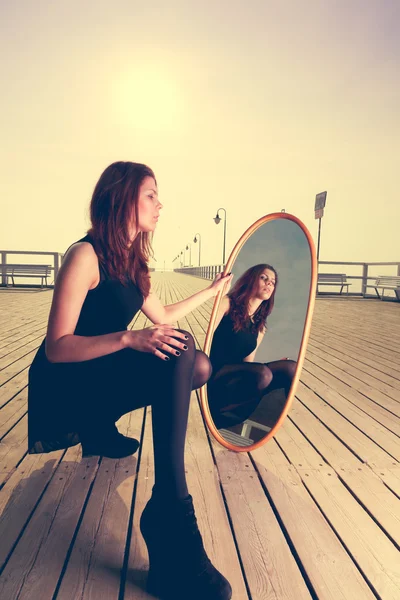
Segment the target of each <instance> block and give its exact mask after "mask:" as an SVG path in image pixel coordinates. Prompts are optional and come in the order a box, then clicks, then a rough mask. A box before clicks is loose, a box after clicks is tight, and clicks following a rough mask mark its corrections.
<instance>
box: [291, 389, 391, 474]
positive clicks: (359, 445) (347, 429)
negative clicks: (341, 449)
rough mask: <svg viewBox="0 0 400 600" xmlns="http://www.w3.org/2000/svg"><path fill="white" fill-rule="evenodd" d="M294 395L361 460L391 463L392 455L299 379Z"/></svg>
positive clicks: (372, 462) (387, 464)
mask: <svg viewBox="0 0 400 600" xmlns="http://www.w3.org/2000/svg"><path fill="white" fill-rule="evenodd" d="M296 395H297V398H298V399H299V400H301V402H302V403H303V404H304V405H305V406H307V408H308V409H309V410H310V411H311V412H312V413H313V414H314V415H315V416H316V417H318V419H320V420H321V421H322V422H323V423H324V424H325V427H326V428H327V429H328V430H330V431H331V432H333V433H334V434H335V435H337V436H338V437H340V439H341V440H342V441H343V442H344V443H345V445H346V446H347V447H348V448H350V449H351V450H352V452H354V454H355V455H356V456H358V457H359V458H360V459H361V460H362V461H363V462H366V463H368V464H375V465H381V466H390V465H391V463H392V462H393V457H391V456H390V455H389V454H388V453H387V452H385V451H384V450H383V449H382V448H380V447H379V446H378V445H377V444H375V442H374V441H373V440H371V439H370V438H369V437H367V436H366V435H365V434H364V433H363V432H362V431H360V430H359V429H357V428H356V427H354V425H353V424H352V423H350V422H349V421H347V420H346V419H344V418H343V417H342V416H341V415H340V414H339V413H337V412H336V411H335V410H334V409H333V408H331V407H330V406H329V405H328V404H327V403H326V402H324V401H323V400H321V399H320V398H319V397H318V396H317V395H316V394H315V393H314V392H313V391H312V390H310V389H309V388H307V387H306V386H305V385H304V384H303V383H302V382H301V381H299V384H298V388H297V392H296Z"/></svg>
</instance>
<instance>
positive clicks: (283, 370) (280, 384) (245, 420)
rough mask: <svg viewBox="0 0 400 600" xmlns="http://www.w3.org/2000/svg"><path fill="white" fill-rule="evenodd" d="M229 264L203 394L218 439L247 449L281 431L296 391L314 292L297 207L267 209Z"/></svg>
mask: <svg viewBox="0 0 400 600" xmlns="http://www.w3.org/2000/svg"><path fill="white" fill-rule="evenodd" d="M229 272H232V273H233V275H234V277H233V280H232V283H231V286H230V289H229V290H228V291H227V293H225V290H222V291H221V292H219V293H218V294H217V296H216V298H215V301H214V306H213V309H212V313H211V318H210V323H209V327H208V331H207V335H206V339H205V344H204V352H205V353H206V354H207V355H208V356H209V358H210V360H211V364H212V367H213V372H212V375H211V377H210V379H209V380H208V382H207V384H206V385H204V386H203V387H202V388H201V390H200V398H201V407H202V411H203V415H204V417H205V420H206V422H207V425H208V427H209V429H210V431H211V432H212V434H213V435H214V437H215V439H216V440H217V441H218V442H220V443H221V444H222V445H224V446H225V447H226V448H229V449H230V450H234V451H237V452H241V451H242V452H243V451H245V452H249V451H251V450H254V449H255V448H258V447H259V446H261V445H262V444H264V443H265V442H266V441H267V440H268V439H270V438H271V437H272V436H273V435H274V434H275V433H276V432H277V430H278V429H279V427H280V426H281V425H282V422H283V420H284V418H285V416H286V415H287V413H288V411H289V409H290V405H291V403H292V399H293V396H294V394H295V390H296V386H297V382H298V380H299V376H300V371H301V368H302V365H303V361H304V356H305V352H306V346H307V342H308V337H309V331H310V326H311V318H312V313H313V310H314V303H315V294H316V283H317V260H316V253H315V246H314V243H313V240H312V238H311V235H310V233H309V231H308V230H307V228H306V227H305V225H304V224H303V223H302V222H301V221H300V220H299V219H298V218H297V217H295V216H293V215H290V214H288V213H285V212H280V213H272V214H270V215H266V216H265V217H262V218H261V219H259V220H258V221H256V222H255V223H254V224H253V225H252V226H251V227H249V228H248V229H247V231H245V233H244V234H243V235H242V237H241V238H240V239H239V241H238V242H237V244H236V246H235V247H234V249H233V250H232V253H231V255H230V257H229V260H228V262H227V264H226V267H225V270H224V274H225V273H229ZM225 289H226V288H225Z"/></svg>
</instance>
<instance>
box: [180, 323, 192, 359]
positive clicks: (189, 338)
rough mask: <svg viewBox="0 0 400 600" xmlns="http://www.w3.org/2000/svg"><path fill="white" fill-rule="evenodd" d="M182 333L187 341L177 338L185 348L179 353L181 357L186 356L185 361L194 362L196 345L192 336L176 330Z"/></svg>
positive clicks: (184, 331)
mask: <svg viewBox="0 0 400 600" xmlns="http://www.w3.org/2000/svg"><path fill="white" fill-rule="evenodd" d="M177 331H180V332H181V333H183V334H184V335H185V336H186V338H187V339H181V338H178V339H179V341H180V342H181V343H182V344H184V345H185V346H186V350H182V351H181V356H184V355H185V356H186V360H190V361H194V360H195V357H196V344H195V341H194V337H193V335H192V334H191V333H190V331H186V329H177Z"/></svg>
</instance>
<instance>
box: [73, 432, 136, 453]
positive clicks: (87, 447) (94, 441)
mask: <svg viewBox="0 0 400 600" xmlns="http://www.w3.org/2000/svg"><path fill="white" fill-rule="evenodd" d="M115 429H116V431H113V432H112V433H111V434H107V435H102V436H100V435H97V436H96V438H92V437H87V436H85V435H81V443H82V458H86V457H88V456H106V457H107V458H125V457H126V456H131V455H132V454H135V452H136V450H137V449H138V448H139V446H140V444H139V442H138V440H136V439H135V438H130V437H126V436H125V435H122V434H121V433H119V432H118V430H117V428H115Z"/></svg>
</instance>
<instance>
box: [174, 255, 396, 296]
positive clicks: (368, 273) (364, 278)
mask: <svg viewBox="0 0 400 600" xmlns="http://www.w3.org/2000/svg"><path fill="white" fill-rule="evenodd" d="M321 265H329V266H331V267H332V268H330V269H329V271H331V272H332V273H334V272H336V273H338V272H340V273H346V278H347V281H349V280H354V282H355V283H357V282H359V283H360V289H359V291H354V290H352V291H350V290H351V288H352V287H353V288H354V287H355V286H350V290H349V293H348V294H346V296H362V297H364V298H365V297H367V296H372V297H376V294H375V291H374V290H373V288H371V289H372V291H371V292H370V293H369V292H367V288H368V286H370V285H371V284H372V283H373V282H374V281H375V280H376V279H377V278H378V276H379V275H385V274H386V273H381V271H380V270H379V269H378V268H377V267H391V269H390V270H391V271H392V272H391V273H387V274H388V275H398V276H400V262H349V261H347V262H340V261H329V260H320V261H319V262H318V271H319V272H321V271H323V272H328V271H327V270H326V267H325V266H324V267H323V269H321ZM349 266H350V267H351V268H353V267H358V269H359V271H360V274H359V275H354V274H350V273H348V269H347V270H346V267H349ZM342 267H343V268H342ZM392 267H394V268H392ZM223 270H224V265H209V266H204V267H183V268H180V269H174V271H176V272H177V273H186V274H187V275H194V276H196V277H202V278H204V279H214V277H215V275H216V274H217V273H221V272H222V271H223ZM372 271H374V272H372ZM323 285H324V284H323V283H321V284H320V287H323ZM328 294H330V295H332V290H330V291H327V292H321V291H319V293H318V295H319V296H323V295H328Z"/></svg>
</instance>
